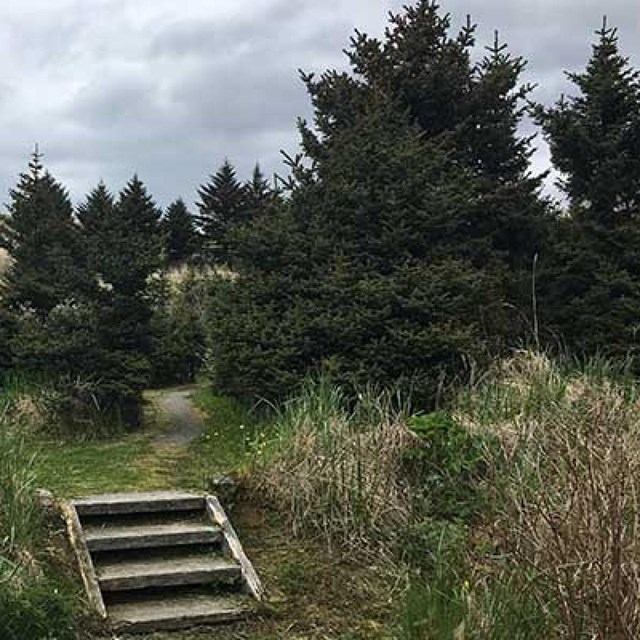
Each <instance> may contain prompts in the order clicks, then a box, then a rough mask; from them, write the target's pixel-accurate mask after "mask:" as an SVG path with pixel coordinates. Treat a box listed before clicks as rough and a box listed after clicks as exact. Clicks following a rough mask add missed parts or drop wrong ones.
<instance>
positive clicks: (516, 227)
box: [211, 1, 547, 406]
mask: <svg viewBox="0 0 640 640" xmlns="http://www.w3.org/2000/svg"><path fill="white" fill-rule="evenodd" d="M449 29H450V21H449V18H448V16H441V15H440V13H439V9H438V6H437V4H435V3H433V2H427V1H421V2H418V3H417V5H416V6H414V7H410V8H407V9H406V10H405V12H404V13H402V14H400V15H396V16H392V24H391V27H390V28H389V29H388V30H387V32H386V35H385V39H384V41H378V40H375V39H371V38H368V37H367V36H365V35H362V34H356V37H355V38H354V39H353V41H352V48H351V50H350V52H349V58H350V61H351V65H352V71H353V73H346V72H344V73H343V72H337V71H328V72H326V73H324V74H322V75H321V76H320V77H319V78H316V77H314V76H312V75H306V76H303V79H304V80H305V82H306V84H307V88H308V91H309V94H310V96H311V100H312V104H313V108H314V121H313V125H314V126H311V125H309V124H307V123H302V124H301V135H302V150H303V153H302V154H301V155H300V156H298V157H296V158H294V159H292V162H291V164H292V175H293V180H292V182H291V189H292V191H291V197H290V198H289V200H288V201H287V203H286V205H285V206H283V207H281V208H280V211H279V213H278V214H277V215H276V216H274V217H273V218H271V219H270V220H269V219H263V220H259V221H257V222H256V223H255V224H254V225H252V226H250V227H248V228H246V229H245V231H244V235H243V239H244V243H241V244H240V245H239V246H238V247H237V249H236V250H237V252H238V253H239V255H240V258H241V259H240V261H239V263H240V264H241V265H242V269H240V274H239V277H238V279H236V280H235V281H233V282H227V283H223V284H221V285H220V288H219V295H218V297H217V298H216V300H215V304H214V305H213V308H212V314H213V316H214V317H215V318H216V322H213V323H212V327H213V330H212V333H211V349H212V351H213V354H214V358H213V361H214V368H213V371H214V374H215V377H216V382H217V383H218V384H220V385H222V386H223V387H224V388H227V389H229V390H230V391H232V392H235V393H243V394H246V393H257V394H259V395H265V396H270V397H273V396H277V395H279V394H282V393H286V392H287V389H288V388H290V386H291V384H292V383H293V382H294V381H295V380H297V379H299V377H300V376H301V375H302V374H303V373H304V372H305V371H308V370H310V369H311V370H314V369H315V370H317V369H318V368H321V367H324V368H328V369H329V370H330V371H332V373H333V374H334V375H335V376H336V377H338V378H339V379H340V380H343V381H358V382H364V381H374V382H377V383H381V384H396V383H398V384H400V385H401V386H403V387H404V388H406V389H411V390H412V392H413V395H414V399H415V400H416V402H417V403H418V404H422V405H423V406H428V405H429V404H430V402H431V401H432V400H433V394H434V392H435V390H436V389H437V388H438V382H437V381H438V379H439V376H440V375H441V374H442V372H443V371H446V372H448V373H454V372H457V371H460V367H461V363H462V362H463V361H464V359H465V357H467V356H471V357H473V358H477V359H481V358H482V356H483V354H486V353H489V352H492V351H493V352H495V351H497V350H499V349H501V348H503V347H504V346H505V345H512V344H514V340H515V336H516V324H515V322H514V320H515V316H516V315H519V314H513V315H509V314H508V313H507V310H508V309H512V308H513V306H514V303H516V304H518V303H520V304H522V300H523V298H522V297H521V292H520V291H519V290H518V285H519V284H520V278H521V275H522V274H523V273H524V269H525V268H527V269H528V268H529V266H530V261H531V260H532V259H533V256H534V255H535V252H536V251H537V250H538V247H539V245H540V236H541V235H542V234H541V231H542V230H543V229H544V225H545V222H546V217H547V207H546V203H545V202H544V201H543V200H542V199H541V198H540V195H539V191H540V187H541V181H540V179H539V178H534V177H531V176H529V174H528V171H529V155H530V152H531V150H530V140H529V139H527V138H520V137H519V134H518V125H519V123H520V120H521V118H522V117H523V114H524V112H523V108H524V105H523V103H524V98H525V97H526V96H527V93H528V89H529V88H528V87H526V86H525V87H521V86H520V85H519V77H520V74H521V72H522V69H523V65H524V63H523V61H522V60H520V59H517V58H512V57H511V56H510V55H509V54H508V52H507V51H506V49H505V48H504V47H503V46H502V45H500V44H499V42H497V41H496V42H495V43H494V46H492V47H491V48H490V50H489V51H488V53H487V56H486V57H485V58H484V60H482V61H481V62H480V63H479V64H478V65H474V64H472V62H471V48H472V46H473V44H474V38H473V31H474V27H473V26H472V25H470V24H467V25H466V26H465V27H464V28H463V29H462V30H461V31H460V32H459V33H458V34H455V35H453V36H450V35H449ZM472 134H473V135H472ZM514 273H515V274H517V275H516V276H514ZM528 293H530V292H528ZM519 294H520V295H519ZM527 303H528V300H527ZM265 356H266V360H267V361H268V363H269V364H267V365H265V364H261V363H259V362H258V361H257V360H258V358H259V357H260V358H263V359H264V357H265Z"/></svg>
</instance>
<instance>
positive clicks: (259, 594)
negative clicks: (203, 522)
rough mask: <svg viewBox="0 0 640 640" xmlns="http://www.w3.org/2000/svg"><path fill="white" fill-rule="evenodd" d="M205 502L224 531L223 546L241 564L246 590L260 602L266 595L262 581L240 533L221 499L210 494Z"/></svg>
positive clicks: (209, 512)
mask: <svg viewBox="0 0 640 640" xmlns="http://www.w3.org/2000/svg"><path fill="white" fill-rule="evenodd" d="M205 504H206V509H207V513H208V514H209V517H210V518H211V520H212V521H213V522H214V523H215V524H216V525H217V526H218V527H220V530H221V531H222V539H223V547H224V548H225V550H226V552H227V553H228V554H229V555H230V556H231V557H232V558H234V559H235V560H236V562H237V563H238V564H239V565H240V569H241V571H242V578H243V582H244V586H245V589H246V591H247V592H248V593H249V594H251V596H253V598H255V599H256V600H257V601H258V602H260V601H262V600H263V599H264V596H265V592H264V587H263V586H262V582H261V581H260V578H259V577H258V574H257V573H256V570H255V569H254V567H253V565H252V564H251V561H250V560H249V558H247V556H246V554H245V552H244V549H243V548H242V544H241V543H240V538H238V534H237V533H236V531H235V529H234V528H233V525H232V524H231V521H230V520H229V518H228V517H227V514H226V513H225V511H224V509H223V508H222V505H221V504H220V501H219V500H218V498H216V497H215V496H211V495H208V496H205Z"/></svg>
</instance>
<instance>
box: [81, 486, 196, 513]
mask: <svg viewBox="0 0 640 640" xmlns="http://www.w3.org/2000/svg"><path fill="white" fill-rule="evenodd" d="M73 505H74V506H75V508H76V510H77V512H78V514H79V515H80V516H83V515H109V514H123V513H140V512H153V511H164V510H167V511H183V510H191V509H198V508H203V507H204V498H203V497H202V496H201V495H198V494H195V493H189V492H186V491H147V492H143V493H105V494H101V495H95V496H86V497H84V498H79V499H77V500H74V501H73Z"/></svg>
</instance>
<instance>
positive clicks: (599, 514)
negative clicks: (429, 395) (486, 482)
mask: <svg viewBox="0 0 640 640" xmlns="http://www.w3.org/2000/svg"><path fill="white" fill-rule="evenodd" d="M541 370H542V372H543V373H544V376H545V377H546V379H547V380H551V379H552V378H553V379H555V380H556V381H557V380H559V378H560V374H559V372H558V371H557V370H554V368H553V366H552V365H551V364H550V363H548V365H547V366H546V367H544V368H542V369H541V368H539V367H538V368H536V367H535V366H533V367H531V368H530V369H529V370H528V372H527V371H526V367H524V368H523V367H520V368H519V369H518V377H517V378H516V380H515V381H514V380H513V379H512V380H511V383H512V384H514V385H515V386H516V387H518V388H519V387H520V386H521V385H522V384H526V380H527V377H529V384H530V385H536V384H537V385H538V387H539V392H540V389H542V388H543V385H540V380H539V379H538V380H536V379H535V377H536V376H539V375H540V372H541ZM523 371H525V373H524V374H523ZM511 372H512V373H513V369H511ZM507 382H508V381H507ZM565 382H566V384H565V385H564V391H563V392H562V393H561V394H559V393H557V391H558V388H559V386H558V385H556V386H554V388H553V389H550V393H549V395H548V397H547V398H546V400H544V399H543V398H542V394H541V393H539V398H538V400H539V402H538V403H537V404H536V410H535V412H531V411H528V412H525V411H522V412H520V413H517V412H516V414H515V415H513V416H512V417H511V419H510V427H511V428H510V429H509V431H508V437H505V430H504V429H500V430H498V435H499V437H500V439H501V441H502V450H501V452H500V453H501V455H500V456H499V457H500V458H501V459H500V464H497V465H496V468H497V469H498V471H497V476H496V488H497V493H498V495H499V496H500V497H501V499H502V507H501V509H499V511H500V517H499V519H498V521H497V523H496V530H497V536H498V538H499V539H500V540H501V541H502V544H503V545H504V547H505V550H507V551H508V552H509V553H510V554H512V557H513V558H514V560H515V561H516V562H517V563H518V564H519V565H520V566H522V567H523V568H525V569H526V570H527V571H529V572H530V575H534V576H536V579H535V586H534V590H535V593H536V596H537V598H538V600H539V601H540V602H541V603H548V602H549V601H550V600H553V601H555V603H556V605H557V607H558V616H559V619H560V623H561V625H560V628H559V629H558V632H559V635H560V637H564V638H571V639H574V640H578V639H582V638H593V639H598V640H621V639H629V640H631V639H632V638H634V639H635V638H638V637H640V599H639V597H638V593H640V535H639V534H640V405H639V404H638V402H637V400H636V399H635V398H636V396H635V392H634V391H633V389H631V388H630V387H629V386H624V385H616V384H614V383H612V382H610V381H603V380H602V379H595V378H592V377H589V376H586V375H583V376H574V377H573V378H571V379H569V380H566V381H565Z"/></svg>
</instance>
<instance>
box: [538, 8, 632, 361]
mask: <svg viewBox="0 0 640 640" xmlns="http://www.w3.org/2000/svg"><path fill="white" fill-rule="evenodd" d="M568 76H569V78H570V79H571V80H572V81H573V83H574V84H575V86H576V88H577V90H578V92H577V95H575V96H571V97H569V98H565V97H561V98H560V99H559V100H558V101H557V103H556V104H555V105H554V106H553V107H550V108H545V107H542V106H538V107H537V110H536V115H537V119H538V122H539V123H540V124H541V125H542V127H543V129H544V132H545V136H546V138H547V140H548V142H549V145H550V148H551V158H552V161H553V163H554V165H555V167H556V168H557V169H558V171H559V172H560V175H561V179H560V183H559V184H560V187H561V188H562V189H563V190H564V192H565V193H566V196H567V198H568V203H569V210H568V215H567V216H565V217H564V219H563V220H561V221H560V222H559V224H558V225H557V229H556V233H555V234H554V237H553V249H554V255H553V262H552V263H551V264H550V265H548V268H547V270H546V272H544V273H542V274H541V277H540V279H539V282H540V291H539V294H540V298H541V312H542V314H543V315H542V320H543V322H544V323H545V324H546V325H547V326H548V327H549V329H550V331H552V332H553V333H555V334H557V336H559V339H561V340H562V341H564V342H565V343H566V344H567V346H568V347H570V348H571V349H572V350H574V351H577V352H579V353H584V354H588V355H591V354H594V353H601V354H606V355H608V356H624V355H626V354H628V353H629V352H630V353H632V354H633V355H636V356H637V355H640V343H639V341H638V327H639V326H640V325H639V323H638V318H639V317H640V276H639V274H640V251H639V250H638V247H640V227H639V225H638V219H639V214H640V207H639V205H640V74H639V72H638V71H636V70H634V69H633V68H632V67H631V66H630V65H629V63H628V61H627V59H626V58H624V57H623V56H622V55H621V54H620V51H619V47H618V36H617V32H616V30H615V29H612V28H608V27H607V25H606V21H605V22H604V24H603V27H602V29H600V30H599V31H598V32H597V41H596V43H595V44H594V45H593V48H592V53H591V57H590V59H589V61H588V63H587V65H586V69H585V70H584V71H583V72H582V73H569V74H568Z"/></svg>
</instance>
